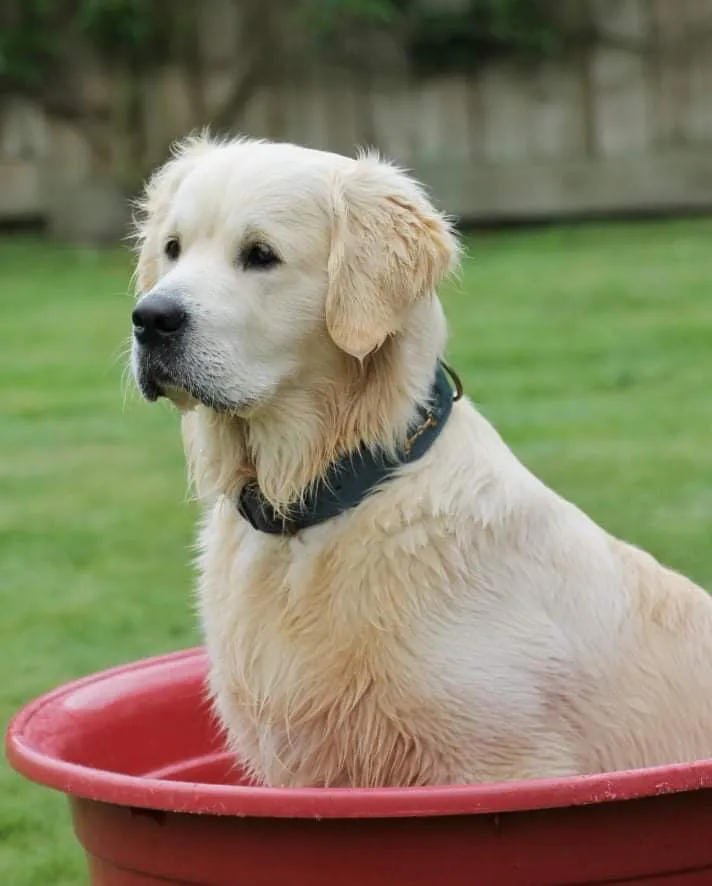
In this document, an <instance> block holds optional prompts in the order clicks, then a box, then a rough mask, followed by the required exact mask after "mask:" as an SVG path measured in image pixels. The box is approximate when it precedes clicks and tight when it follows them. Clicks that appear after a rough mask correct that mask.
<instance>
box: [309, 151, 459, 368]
mask: <svg viewBox="0 0 712 886" xmlns="http://www.w3.org/2000/svg"><path fill="white" fill-rule="evenodd" d="M333 213H334V216H333V232H332V244H331V254H330V256H329V267H328V277H329V288H328V293H327V300H326V323H327V328H328V330H329V334H330V335H331V337H332V339H333V340H334V342H335V343H336V344H337V345H338V347H339V348H341V349H342V350H343V351H345V352H346V353H348V354H351V355H352V356H354V357H357V358H358V359H359V360H362V359H363V358H364V357H366V356H367V355H368V354H370V353H371V352H372V351H374V350H376V349H377V348H379V347H380V346H381V345H382V344H383V342H384V341H385V340H386V338H388V336H391V335H394V334H395V333H397V332H398V331H399V330H400V329H401V328H402V325H403V322H404V320H405V317H406V315H407V312H408V309H409V308H410V307H411V306H412V305H413V304H414V303H415V302H416V301H417V300H418V299H421V298H426V297H430V296H431V295H432V294H433V293H434V292H435V290H436V288H437V286H438V284H439V283H440V282H441V280H442V279H443V278H444V277H445V276H446V275H447V274H448V273H449V272H450V271H451V270H452V269H453V268H454V266H455V264H456V261H457V258H458V256H459V247H458V243H457V240H456V238H455V235H454V233H453V230H452V227H451V225H450V223H449V222H448V220H447V219H446V218H445V217H444V216H442V215H441V214H440V213H438V212H437V211H436V210H435V208H434V207H433V206H432V204H431V203H430V201H429V200H428V198H427V197H426V195H425V193H424V191H423V189H422V188H421V187H420V185H419V184H417V182H415V181H413V179H411V178H410V177H409V176H407V175H406V174H405V173H404V172H402V171H401V170H399V169H397V168H396V167H394V166H391V165H390V164H387V163H385V162H383V161H381V160H380V159H379V158H378V157H377V156H374V155H366V156H363V157H361V158H359V159H358V160H356V161H355V162H354V164H353V166H352V167H351V169H350V170H346V171H343V172H340V173H339V174H338V176H337V180H336V182H335V186H334V197H333Z"/></svg>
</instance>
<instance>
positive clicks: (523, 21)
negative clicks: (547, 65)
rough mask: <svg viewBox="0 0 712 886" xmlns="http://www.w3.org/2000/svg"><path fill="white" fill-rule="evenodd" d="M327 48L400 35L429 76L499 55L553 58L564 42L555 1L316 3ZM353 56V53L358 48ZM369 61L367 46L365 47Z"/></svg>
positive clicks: (316, 22)
mask: <svg viewBox="0 0 712 886" xmlns="http://www.w3.org/2000/svg"><path fill="white" fill-rule="evenodd" d="M308 8H309V10H310V12H311V25H312V28H313V33H314V34H315V35H316V36H317V38H318V39H319V40H320V43H321V46H322V47H323V48H330V51H331V52H332V54H333V52H334V51H337V52H338V51H339V48H340V46H343V45H346V44H350V45H351V46H353V33H354V30H355V29H359V28H360V29H361V30H362V31H363V32H364V34H363V36H364V41H366V40H368V38H369V37H371V38H372V37H373V36H374V33H375V32H377V31H379V30H380V31H381V32H386V31H387V32H390V33H398V35H399V37H400V40H401V41H402V45H403V47H404V48H405V54H406V58H407V60H408V62H409V63H410V65H411V67H412V68H413V69H414V70H415V71H417V72H420V73H423V74H433V73H444V72H446V71H452V70H469V69H472V68H475V67H477V66H479V65H481V64H482V63H483V62H485V61H487V60H489V59H491V58H492V57H494V56H502V55H509V56H515V57H520V58H521V57H527V56H532V55H542V54H546V53H550V52H552V51H554V50H556V49H557V48H559V47H560V46H561V44H562V42H563V39H564V32H563V29H562V27H561V22H560V16H557V15H555V9H554V5H553V4H552V3H551V2H550V0H440V2H438V0H310V2H309V3H308ZM352 51H353V49H352ZM360 54H361V56H362V58H363V57H365V56H366V55H367V54H368V53H367V47H366V45H365V42H362V44H361V46H360Z"/></svg>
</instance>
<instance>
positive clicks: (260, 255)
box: [242, 243, 279, 270]
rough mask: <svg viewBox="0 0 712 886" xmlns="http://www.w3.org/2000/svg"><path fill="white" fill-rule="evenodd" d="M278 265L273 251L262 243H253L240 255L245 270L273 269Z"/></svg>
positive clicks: (277, 258) (277, 259)
mask: <svg viewBox="0 0 712 886" xmlns="http://www.w3.org/2000/svg"><path fill="white" fill-rule="evenodd" d="M277 264H279V257H278V256H277V254H276V253H275V251H274V250H273V249H271V248H270V247H269V246H267V245H265V244H264V243H254V244H253V245H252V246H248V247H247V249H245V250H244V252H243V253H242V265H243V267H244V268H245V269H247V268H258V269H260V270H264V269H265V268H273V267H274V266H275V265H277Z"/></svg>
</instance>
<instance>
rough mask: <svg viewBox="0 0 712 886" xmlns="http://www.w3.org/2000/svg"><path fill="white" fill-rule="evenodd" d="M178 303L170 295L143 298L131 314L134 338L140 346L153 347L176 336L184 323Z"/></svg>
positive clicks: (182, 312) (184, 313) (184, 316)
mask: <svg viewBox="0 0 712 886" xmlns="http://www.w3.org/2000/svg"><path fill="white" fill-rule="evenodd" d="M186 316H187V315H186V312H185V310H184V309H183V307H182V306H181V304H180V302H179V301H178V300H177V299H176V298H173V297H172V296H170V295H161V294H159V293H156V294H155V295H147V296H144V297H143V298H142V299H141V301H140V302H139V303H138V305H136V308H135V310H134V312H133V314H131V320H132V322H133V329H134V336H135V337H136V341H138V342H139V343H140V344H142V345H155V344H159V343H160V342H164V341H167V340H168V339H170V338H172V337H174V336H176V335H177V334H178V333H179V332H180V331H181V329H182V328H183V326H184V325H185V321H186Z"/></svg>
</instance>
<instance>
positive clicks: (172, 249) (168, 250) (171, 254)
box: [163, 237, 180, 261]
mask: <svg viewBox="0 0 712 886" xmlns="http://www.w3.org/2000/svg"><path fill="white" fill-rule="evenodd" d="M163 251H164V252H165V254H166V256H167V257H168V258H169V259H170V260H171V261H175V260H176V259H177V258H178V256H179V255H180V240H179V239H178V238H177V237H171V238H170V240H166V245H165V246H164V247H163Z"/></svg>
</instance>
